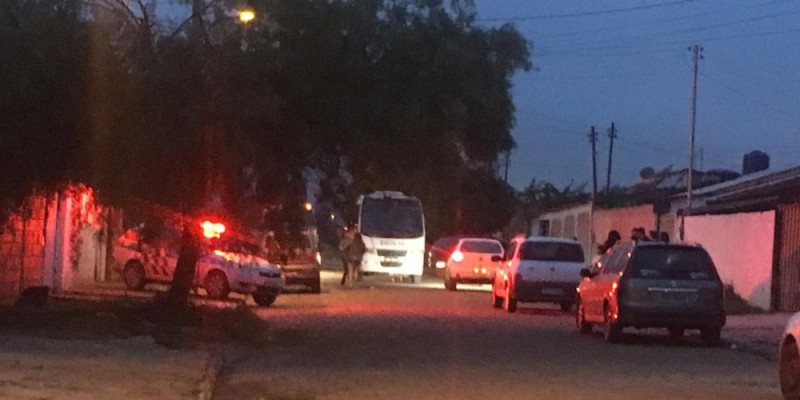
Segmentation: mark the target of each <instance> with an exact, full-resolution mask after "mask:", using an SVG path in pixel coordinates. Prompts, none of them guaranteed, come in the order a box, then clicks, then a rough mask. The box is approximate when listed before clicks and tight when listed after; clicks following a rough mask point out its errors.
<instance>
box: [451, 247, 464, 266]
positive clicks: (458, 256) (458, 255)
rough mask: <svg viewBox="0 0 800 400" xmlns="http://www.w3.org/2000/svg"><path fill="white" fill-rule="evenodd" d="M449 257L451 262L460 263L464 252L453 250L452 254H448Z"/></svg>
mask: <svg viewBox="0 0 800 400" xmlns="http://www.w3.org/2000/svg"><path fill="white" fill-rule="evenodd" d="M450 259H451V260H453V262H457V263H460V262H462V261H464V253H462V252H460V251H458V250H456V251H454V252H453V254H451V255H450Z"/></svg>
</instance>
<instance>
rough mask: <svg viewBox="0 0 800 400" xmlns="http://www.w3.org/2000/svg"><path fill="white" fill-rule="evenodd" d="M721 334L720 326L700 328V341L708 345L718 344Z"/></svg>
mask: <svg viewBox="0 0 800 400" xmlns="http://www.w3.org/2000/svg"><path fill="white" fill-rule="evenodd" d="M721 334H722V329H720V328H706V329H701V330H700V341H701V342H702V343H703V344H704V345H706V346H709V347H714V346H717V345H719V339H720V336H721Z"/></svg>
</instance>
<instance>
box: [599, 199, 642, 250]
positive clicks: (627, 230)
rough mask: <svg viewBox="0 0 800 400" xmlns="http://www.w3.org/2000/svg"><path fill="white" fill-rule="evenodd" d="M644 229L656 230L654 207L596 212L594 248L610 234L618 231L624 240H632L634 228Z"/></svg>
mask: <svg viewBox="0 0 800 400" xmlns="http://www.w3.org/2000/svg"><path fill="white" fill-rule="evenodd" d="M636 227H642V228H644V229H645V231H646V232H650V231H651V230H655V228H656V215H655V214H654V213H653V205H652V204H645V205H641V206H634V207H625V208H611V209H605V210H600V209H598V210H594V232H595V237H596V238H595V239H596V241H595V243H594V247H595V248H596V247H597V245H599V244H601V243H603V242H604V241H605V239H606V237H608V232H610V231H612V230H616V231H618V232H619V234H620V235H621V236H622V239H623V240H628V239H630V236H631V231H632V230H633V228H636Z"/></svg>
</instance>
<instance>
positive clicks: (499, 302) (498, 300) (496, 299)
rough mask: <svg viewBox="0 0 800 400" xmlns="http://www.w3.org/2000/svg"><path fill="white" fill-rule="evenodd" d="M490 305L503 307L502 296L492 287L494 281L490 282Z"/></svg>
mask: <svg viewBox="0 0 800 400" xmlns="http://www.w3.org/2000/svg"><path fill="white" fill-rule="evenodd" d="M492 307H494V308H502V307H503V298H502V297H499V296H498V295H497V292H495V288H494V282H492Z"/></svg>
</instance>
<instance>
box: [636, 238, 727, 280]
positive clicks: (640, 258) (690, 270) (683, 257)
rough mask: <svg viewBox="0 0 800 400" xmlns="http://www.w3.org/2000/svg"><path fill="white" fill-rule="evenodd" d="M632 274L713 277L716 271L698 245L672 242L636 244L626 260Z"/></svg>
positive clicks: (714, 277)
mask: <svg viewBox="0 0 800 400" xmlns="http://www.w3.org/2000/svg"><path fill="white" fill-rule="evenodd" d="M628 269H629V273H630V276H631V277H633V278H643V279H672V280H716V279H718V278H717V271H716V269H715V268H714V263H713V262H712V261H711V257H710V256H709V255H708V253H707V252H706V251H705V250H703V249H701V248H692V247H675V246H647V247H640V248H638V249H636V251H634V252H633V255H632V256H631V261H630V264H629V267H628Z"/></svg>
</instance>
